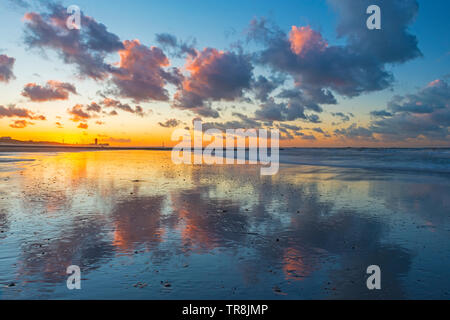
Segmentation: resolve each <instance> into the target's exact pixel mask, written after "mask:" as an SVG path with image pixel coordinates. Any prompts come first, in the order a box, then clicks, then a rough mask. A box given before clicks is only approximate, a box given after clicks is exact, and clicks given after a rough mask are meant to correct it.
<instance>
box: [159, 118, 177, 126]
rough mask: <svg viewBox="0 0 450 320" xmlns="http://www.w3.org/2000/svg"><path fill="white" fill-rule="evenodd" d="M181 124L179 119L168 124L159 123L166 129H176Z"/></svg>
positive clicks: (167, 122)
mask: <svg viewBox="0 0 450 320" xmlns="http://www.w3.org/2000/svg"><path fill="white" fill-rule="evenodd" d="M180 123H181V122H180V121H179V120H177V119H169V120H167V121H166V122H158V124H159V125H160V126H161V127H164V128H175V127H178V125H180Z"/></svg>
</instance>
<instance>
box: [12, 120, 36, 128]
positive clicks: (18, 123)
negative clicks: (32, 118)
mask: <svg viewBox="0 0 450 320" xmlns="http://www.w3.org/2000/svg"><path fill="white" fill-rule="evenodd" d="M28 125H34V123H32V122H29V121H27V120H15V121H14V122H13V123H11V124H10V125H9V126H10V127H11V128H13V129H23V128H26V127H27V126H28Z"/></svg>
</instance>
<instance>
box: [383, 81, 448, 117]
mask: <svg viewBox="0 0 450 320" xmlns="http://www.w3.org/2000/svg"><path fill="white" fill-rule="evenodd" d="M449 101H450V87H449V85H448V83H447V82H446V81H444V80H435V81H433V82H431V83H430V84H428V86H426V87H425V88H423V89H421V90H419V91H418V92H417V93H414V94H407V95H405V96H395V97H394V98H393V99H392V100H391V101H390V102H389V103H388V109H390V110H391V111H392V112H394V113H398V112H411V113H422V114H425V113H433V112H435V111H437V110H439V109H446V108H448V107H449V103H450V102H449Z"/></svg>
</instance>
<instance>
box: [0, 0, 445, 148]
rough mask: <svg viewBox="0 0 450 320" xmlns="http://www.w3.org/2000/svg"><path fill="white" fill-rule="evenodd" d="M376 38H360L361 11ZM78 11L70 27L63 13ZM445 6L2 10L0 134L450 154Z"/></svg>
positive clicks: (52, 6)
mask: <svg viewBox="0 0 450 320" xmlns="http://www.w3.org/2000/svg"><path fill="white" fill-rule="evenodd" d="M372 4H375V5H378V6H379V7H380V10H381V29H380V30H369V29H368V28H367V26H366V20H367V19H368V17H369V16H370V14H367V13H366V9H367V7H368V6H369V5H372ZM70 5H77V6H78V7H79V8H80V9H81V11H82V16H81V28H80V29H79V30H77V29H73V30H69V29H68V28H67V26H66V20H67V18H68V17H69V15H68V13H67V7H68V6H70ZM449 10H450V3H449V2H448V1H446V0H434V1H423V0H390V1H385V0H384V1H383V0H358V1H356V0H297V1H292V0H291V1H284V0H282V1H266V0H264V1H261V0H260V1H256V0H244V1H242V0H240V1H234V0H231V1H222V2H218V1H211V0H208V1H206V0H195V1H194V0H184V1H175V0H166V1H140V0H139V1H137V0H136V1H123V0H115V1H107V0H95V1H92V0H90V1H87V0H71V1H63V2H56V1H54V0H46V1H28V0H14V1H13V0H2V1H0V17H1V20H0V21H1V22H0V23H1V24H2V27H1V28H0V39H1V42H0V137H1V136H9V137H12V138H14V139H19V140H34V141H57V142H63V141H64V142H66V143H78V144H86V143H92V142H93V141H94V139H98V140H99V141H100V142H101V143H109V144H111V145H120V146H161V145H162V144H163V143H164V145H165V146H171V145H174V144H176V143H177V142H176V141H171V135H172V133H173V132H174V130H175V129H180V128H186V129H187V130H192V128H193V125H192V122H193V120H194V119H201V120H202V122H203V125H204V128H218V129H222V130H225V129H234V128H245V129H249V128H256V129H258V128H267V129H278V130H280V133H281V142H280V144H281V145H282V146H297V147H342V146H355V147H356V146H368V147H371V146H374V147H375V146H376V147H385V146H399V147H423V146H450V143H449V142H448V141H449V139H448V138H449V136H450V131H449V127H450V105H449V104H450V102H449V101H450V87H449V82H450V79H449V76H450V40H449V37H448V36H446V35H447V34H448V31H449V24H450V22H448V19H447V17H448V12H449Z"/></svg>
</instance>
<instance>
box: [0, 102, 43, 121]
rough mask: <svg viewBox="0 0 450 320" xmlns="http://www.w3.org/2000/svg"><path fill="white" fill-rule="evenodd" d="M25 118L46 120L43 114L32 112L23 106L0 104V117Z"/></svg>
mask: <svg viewBox="0 0 450 320" xmlns="http://www.w3.org/2000/svg"><path fill="white" fill-rule="evenodd" d="M4 117H6V118H14V117H17V118H26V119H31V120H46V119H45V117H44V116H43V115H36V114H35V113H34V112H32V111H30V110H28V109H25V108H16V106H14V105H11V106H8V107H4V106H1V105H0V119H1V118H4Z"/></svg>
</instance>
